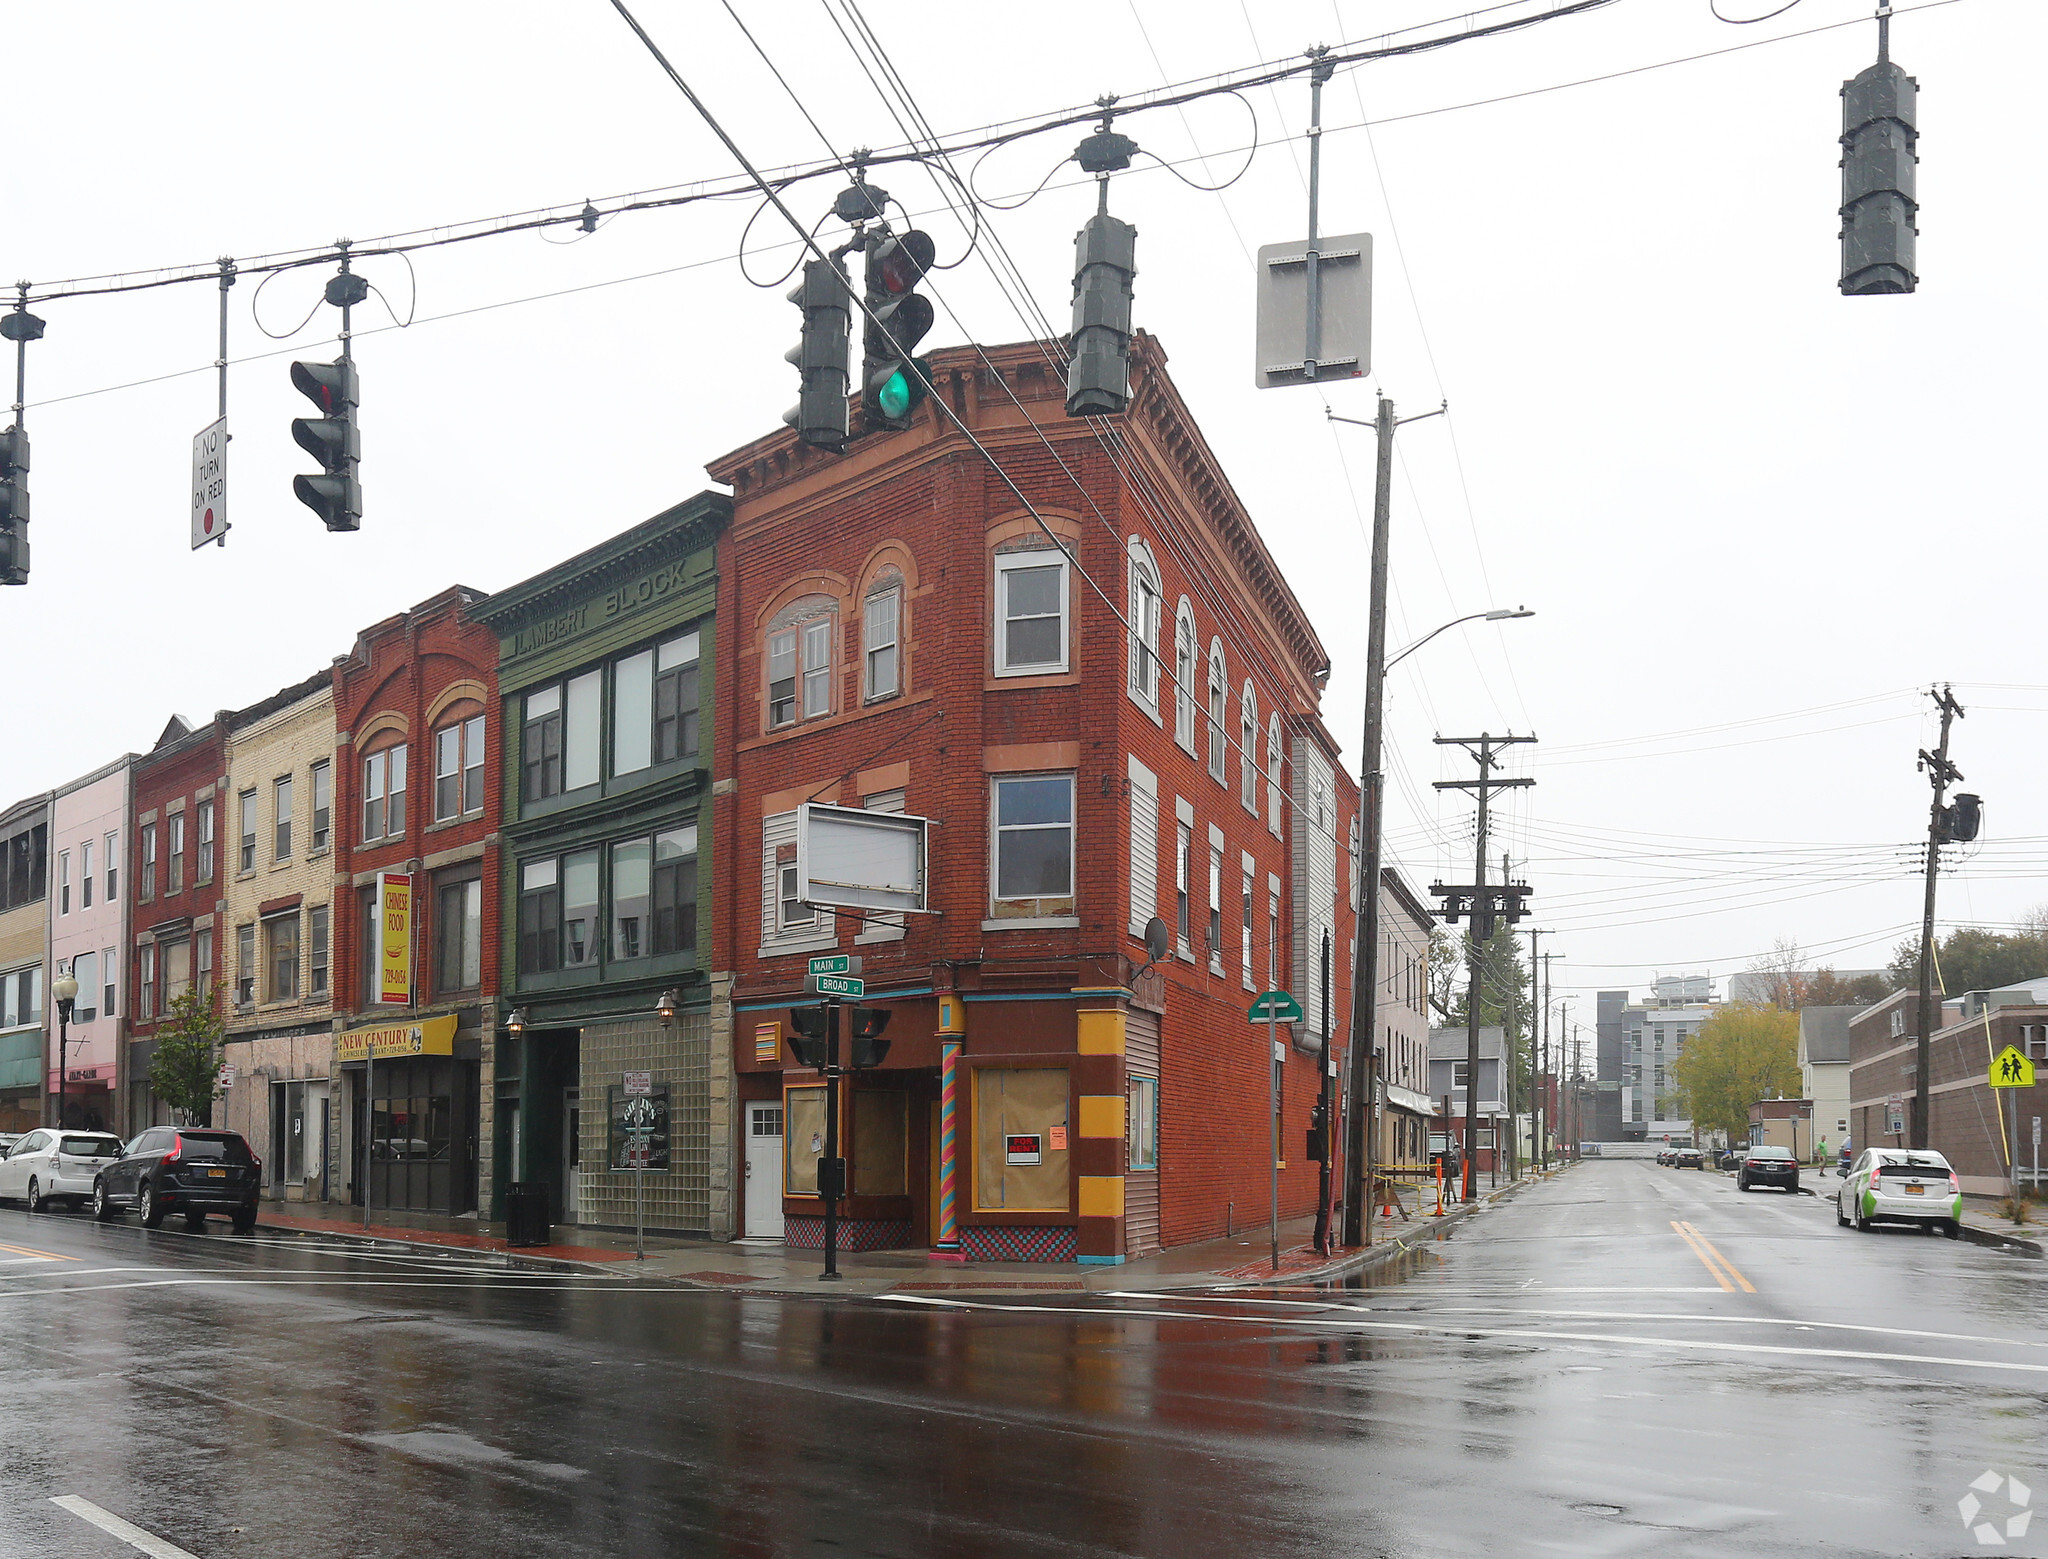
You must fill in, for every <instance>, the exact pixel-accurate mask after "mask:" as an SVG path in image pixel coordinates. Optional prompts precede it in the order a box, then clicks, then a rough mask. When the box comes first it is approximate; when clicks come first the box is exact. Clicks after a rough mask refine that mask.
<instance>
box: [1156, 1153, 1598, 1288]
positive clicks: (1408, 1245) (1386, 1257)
mask: <svg viewBox="0 0 2048 1559" xmlns="http://www.w3.org/2000/svg"><path fill="white" fill-rule="evenodd" d="M1558 1172H1560V1171H1553V1173H1558ZM1537 1183H1538V1182H1537V1180H1536V1179H1534V1178H1532V1179H1528V1180H1521V1181H1517V1182H1515V1183H1514V1184H1513V1185H1504V1186H1501V1187H1500V1188H1499V1189H1497V1190H1493V1191H1489V1192H1487V1193H1486V1195H1485V1196H1484V1197H1482V1198H1481V1199H1480V1200H1479V1201H1477V1202H1467V1203H1465V1204H1463V1205H1462V1206H1459V1207H1454V1208H1452V1209H1451V1210H1450V1211H1449V1212H1447V1213H1445V1214H1444V1215H1443V1217H1441V1218H1437V1217H1433V1216H1431V1217H1418V1218H1417V1220H1416V1226H1415V1228H1414V1229H1413V1230H1412V1231H1410V1232H1409V1233H1407V1234H1404V1235H1403V1236H1402V1237H1401V1238H1400V1239H1397V1240H1387V1241H1384V1242H1383V1243H1380V1244H1376V1245H1374V1246H1373V1247H1372V1248H1371V1249H1370V1250H1359V1251H1353V1252H1351V1253H1350V1254H1349V1255H1346V1256H1340V1257H1338V1258H1337V1259H1336V1260H1334V1261H1330V1262H1327V1263H1325V1264H1324V1265H1323V1266H1320V1267H1311V1268H1310V1269H1309V1270H1308V1271H1306V1272H1286V1273H1282V1274H1281V1275H1280V1276H1278V1277H1263V1278H1239V1279H1237V1280H1236V1281H1235V1282H1231V1283H1216V1284H1213V1285H1209V1286H1212V1287H1215V1288H1231V1289H1237V1288H1273V1287H1276V1286H1288V1287H1293V1286H1295V1285H1298V1284H1302V1283H1327V1282H1331V1281H1334V1280H1335V1279H1338V1278H1345V1277H1351V1276H1353V1275H1354V1274H1361V1275H1362V1274H1364V1273H1366V1272H1371V1271H1374V1270H1376V1269H1377V1268H1380V1267H1383V1266H1385V1265H1387V1263H1389V1262H1391V1261H1397V1260H1399V1259H1400V1258H1401V1257H1403V1256H1406V1255H1408V1254H1409V1253H1410V1252H1412V1251H1416V1250H1420V1249H1421V1248H1422V1247H1423V1246H1425V1245H1432V1244H1435V1243H1436V1242H1437V1241H1439V1240H1441V1239H1443V1238H1445V1237H1446V1236H1447V1235H1449V1234H1450V1232H1451V1231H1452V1230H1453V1229H1455V1228H1457V1227H1458V1225H1460V1224H1462V1223H1464V1222H1466V1221H1467V1220H1468V1219H1471V1218H1473V1217H1475V1216H1477V1215H1478V1214H1479V1213H1482V1212H1484V1211H1486V1210H1487V1209H1488V1208H1490V1207H1492V1206H1493V1205H1494V1204H1495V1203H1496V1202H1500V1201H1503V1200H1505V1199H1506V1198H1508V1197H1510V1196H1512V1195H1514V1194H1515V1193H1516V1192H1517V1191H1521V1190H1524V1189H1526V1188H1527V1187H1529V1186H1532V1185H1535V1184H1537ZM1181 1286H1183V1287H1188V1288H1194V1287H1200V1286H1202V1285H1199V1284H1192V1283H1190V1284H1184V1285H1181Z"/></svg>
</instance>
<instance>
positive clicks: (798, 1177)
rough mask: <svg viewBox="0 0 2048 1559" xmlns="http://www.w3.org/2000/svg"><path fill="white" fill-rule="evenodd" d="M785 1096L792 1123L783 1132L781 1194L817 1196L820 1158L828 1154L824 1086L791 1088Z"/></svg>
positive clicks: (786, 1107) (784, 1099) (786, 1109)
mask: <svg viewBox="0 0 2048 1559" xmlns="http://www.w3.org/2000/svg"><path fill="white" fill-rule="evenodd" d="M782 1098H783V1107H784V1111H785V1119H786V1120H787V1121H788V1123H789V1129H788V1130H787V1131H785V1132H784V1133H783V1135H782V1194H783V1195H784V1196H816V1195H817V1194H818V1160H819V1159H821V1158H823V1157H824V1156H825V1090H824V1088H823V1087H822V1086H820V1085H812V1086H809V1087H804V1088H791V1089H788V1090H786V1091H785V1092H784V1094H783V1096H782Z"/></svg>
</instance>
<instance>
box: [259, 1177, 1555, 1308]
mask: <svg viewBox="0 0 2048 1559" xmlns="http://www.w3.org/2000/svg"><path fill="white" fill-rule="evenodd" d="M1535 1178H1537V1177H1534V1176H1531V1177H1529V1178H1528V1179H1525V1180H1523V1181H1521V1182H1519V1185H1528V1184H1531V1183H1533V1181H1534V1179H1535ZM1516 1189H1518V1185H1517V1184H1509V1185H1504V1186H1501V1187H1500V1188H1499V1189H1498V1190H1495V1191H1491V1192H1482V1193H1481V1197H1480V1200H1479V1201H1478V1202H1476V1203H1474V1204H1472V1205H1471V1206H1469V1207H1460V1208H1453V1209H1451V1210H1450V1211H1449V1212H1447V1213H1446V1215H1445V1216H1443V1217H1441V1218H1438V1217H1431V1216H1427V1215H1425V1214H1422V1213H1417V1212H1415V1211H1413V1210H1412V1209H1411V1211H1410V1214H1409V1221H1408V1222H1405V1223H1404V1222H1403V1221H1402V1220H1401V1219H1400V1218H1398V1217H1396V1218H1393V1219H1391V1220H1389V1219H1383V1218H1379V1217H1377V1216H1376V1217H1375V1218H1374V1220H1373V1224H1374V1230H1373V1232H1374V1236H1375V1238H1374V1242H1373V1245H1372V1248H1371V1249H1370V1250H1350V1251H1339V1252H1338V1253H1337V1254H1336V1255H1335V1256H1333V1257H1327V1258H1326V1257H1323V1256H1321V1255H1319V1254H1318V1253H1317V1252H1316V1251H1315V1250H1314V1248H1313V1247H1312V1246H1311V1245H1310V1244H1309V1240H1310V1238H1311V1237H1312V1236H1313V1234H1314V1228H1315V1220H1314V1219H1313V1218H1312V1217H1305V1218H1296V1219H1290V1220H1286V1221H1284V1222H1282V1224H1281V1225H1280V1267H1279V1270H1278V1271H1277V1272H1276V1271H1274V1269H1273V1265H1272V1257H1271V1253H1270V1243H1269V1236H1268V1235H1267V1232H1266V1229H1265V1228H1264V1227H1260V1228H1257V1229H1251V1230H1246V1231H1243V1232H1241V1233H1240V1234H1238V1235H1236V1236H1233V1237H1232V1238H1229V1239H1223V1240H1211V1241H1208V1242H1206V1243H1203V1244H1199V1245H1183V1246H1178V1247H1176V1248H1174V1249H1173V1250H1168V1251H1161V1252H1158V1253H1156V1254H1154V1255H1150V1256H1143V1257H1139V1258H1137V1259H1135V1260H1132V1261H1126V1262H1121V1263H1119V1264H1117V1265H1115V1266H1104V1267H1081V1266H1076V1265H1073V1264H1072V1263H1068V1262H1021V1261H1002V1262H972V1261H967V1262H962V1261H939V1260H935V1259H933V1258H932V1256H931V1255H930V1254H929V1253H928V1252H926V1251H923V1250H881V1251H842V1252H840V1254H839V1260H838V1267H839V1271H840V1274H841V1276H840V1278H839V1280H838V1281H836V1282H825V1281H823V1279H822V1277H821V1273H822V1270H823V1267H824V1253H823V1252H821V1251H815V1250H792V1249H790V1248H789V1247H788V1246H786V1245H784V1244H782V1243H781V1242H780V1241H776V1242H773V1243H770V1242H766V1241H764V1242H761V1243H759V1244H756V1243H753V1242H750V1241H745V1240H741V1241H736V1242H733V1243H730V1244H725V1243H718V1242H714V1241H709V1240H678V1239H656V1238H652V1237H650V1238H648V1239H647V1240H646V1242H645V1248H646V1252H647V1255H646V1259H645V1260H636V1259H634V1255H633V1235H632V1232H631V1231H630V1230H628V1231H625V1232H623V1233H621V1232H619V1231H616V1230H610V1229H584V1228H577V1229H575V1230H574V1231H573V1240H574V1243H568V1242H566V1241H565V1242H564V1243H559V1244H552V1245H543V1246H527V1247H519V1248H514V1247H512V1246H510V1245H508V1244H506V1242H505V1240H504V1239H503V1237H502V1235H501V1234H500V1232H498V1230H497V1229H496V1228H495V1227H494V1226H493V1225H490V1224H486V1223H481V1222H479V1221H478V1220H476V1219H473V1218H470V1219H463V1218H435V1217H431V1216H427V1215H420V1214H399V1213H392V1214H379V1215H377V1218H376V1221H375V1222H374V1223H372V1224H370V1225H369V1226H368V1227H365V1226H364V1224H363V1222H362V1219H361V1217H360V1215H357V1216H355V1217H353V1218H352V1217H349V1216H348V1215H347V1213H346V1210H344V1209H335V1210H334V1211H335V1213H339V1214H340V1216H335V1215H333V1214H328V1215H326V1216H314V1215H312V1214H310V1213H300V1212H298V1211H296V1210H292V1209H287V1208H282V1207H280V1208H276V1209H270V1208H266V1209H265V1210H264V1212H263V1213H262V1214H261V1215H260V1216H259V1218H258V1220H257V1225H258V1227H259V1228H262V1229H264V1230H266V1231H268V1232H271V1233H297V1234H301V1235H305V1236H307V1237H309V1238H321V1239H332V1240H341V1241H345V1242H350V1243H361V1244H364V1245H369V1246H385V1247H398V1248H405V1249H409V1250H413V1251H418V1252H422V1253H426V1252H433V1253H438V1254H444V1255H447V1256H451V1257H457V1256H469V1257H477V1258H481V1259H484V1260H489V1261H492V1262H502V1263H504V1264H506V1265H508V1266H515V1267H526V1268H529V1269H540V1270H552V1271H558V1272H559V1271H575V1272H580V1273H584V1274H587V1275H591V1276H597V1275H603V1276H605V1277H614V1278H630V1279H635V1280H645V1281H657V1282H670V1283H685V1284H689V1285H691V1286H693V1287H702V1288H722V1289H730V1290H733V1291H735V1292H740V1293H754V1294H811V1295H822V1296H831V1295H865V1296H873V1295H877V1294H888V1293H906V1294H907V1293H922V1294H954V1293H957V1294H970V1293H984V1294H987V1293H1029V1292H1054V1293H1058V1292H1065V1293H1101V1292H1108V1291H1113V1290H1117V1289H1149V1290H1157V1289H1175V1288H1188V1289H1194V1288H1234V1287H1258V1286H1261V1285H1265V1284H1272V1283H1285V1284H1288V1285H1290V1286H1293V1285H1298V1284H1302V1283H1320V1282H1334V1281H1338V1280H1341V1279H1343V1278H1346V1277H1350V1276H1352V1275H1354V1274H1359V1273H1363V1272H1366V1271H1368V1270H1370V1269H1376V1268H1378V1267H1380V1266H1382V1265H1384V1264H1386V1263H1387V1262H1390V1261H1395V1260H1398V1259H1400V1258H1401V1257H1402V1256H1403V1255H1405V1254H1407V1253H1408V1252H1409V1251H1412V1250H1414V1249H1416V1248H1418V1247H1420V1246H1423V1245H1428V1244H1432V1243H1434V1242H1435V1241H1437V1240H1439V1239H1442V1238H1444V1237H1445V1236H1446V1235H1447V1234H1448V1233H1449V1232H1450V1231H1451V1230H1452V1229H1454V1228H1456V1227H1457V1226H1458V1225H1459V1224H1461V1223H1463V1222H1464V1221H1465V1220H1466V1219H1468V1218H1470V1217H1473V1216H1475V1215H1476V1214H1478V1213H1480V1212H1483V1211H1485V1210H1486V1209H1487V1208H1488V1207H1489V1206H1491V1205H1492V1204H1493V1203H1494V1202H1496V1201H1498V1200H1499V1199H1500V1198H1502V1197H1505V1196H1508V1195H1510V1194H1512V1193H1513V1192H1514V1191H1515V1190H1516ZM1431 1205H1432V1206H1433V1205H1434V1203H1433V1202H1432V1204H1431ZM558 1232H562V1233H565V1234H566V1233H567V1232H568V1231H567V1230H558Z"/></svg>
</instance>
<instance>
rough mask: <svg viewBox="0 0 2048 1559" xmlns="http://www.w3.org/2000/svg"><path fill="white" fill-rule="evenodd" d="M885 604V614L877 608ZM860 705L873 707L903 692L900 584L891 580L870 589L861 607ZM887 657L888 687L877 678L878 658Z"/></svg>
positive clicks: (900, 582)
mask: <svg viewBox="0 0 2048 1559" xmlns="http://www.w3.org/2000/svg"><path fill="white" fill-rule="evenodd" d="M884 604H886V606H887V611H886V612H880V611H878V610H877V608H878V607H881V606H883V605H884ZM860 641H861V663H860V675H861V701H862V702H863V703H869V704H875V703H880V702H882V701H883V700H884V699H890V698H896V697H898V696H900V695H901V694H902V692H903V582H902V581H901V580H891V581H890V582H889V583H888V584H886V585H880V586H877V587H875V588H873V589H870V590H869V591H868V593H867V594H866V595H865V596H863V597H862V598H861V603H860ZM884 654H886V655H887V657H888V666H889V677H888V685H887V686H884V685H883V684H882V679H881V678H880V677H879V676H878V675H877V674H876V667H877V665H878V664H879V663H880V657H881V656H883V655H884Z"/></svg>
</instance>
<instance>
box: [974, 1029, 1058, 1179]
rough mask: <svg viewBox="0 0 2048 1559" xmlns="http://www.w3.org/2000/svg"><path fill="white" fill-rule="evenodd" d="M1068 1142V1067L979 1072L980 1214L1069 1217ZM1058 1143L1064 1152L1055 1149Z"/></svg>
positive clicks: (977, 1164) (976, 1118)
mask: <svg viewBox="0 0 2048 1559" xmlns="http://www.w3.org/2000/svg"><path fill="white" fill-rule="evenodd" d="M1055 1133H1057V1135H1055ZM1066 1141H1067V1069H1066V1068H1065V1067H1063V1066H1035V1067H1018V1068H1014V1069H1013V1068H1006V1067H989V1066H984V1067H978V1068H976V1069H975V1073H974V1205H975V1207H976V1208H977V1209H979V1210H980V1211H983V1212H1006V1213H1022V1212H1031V1213H1048V1212H1049V1213H1064V1212H1066V1211H1067V1210H1068V1207H1069V1197H1068V1180H1067V1148H1066V1145H1065V1144H1066ZM1055 1143H1058V1144H1059V1146H1057V1147H1055V1146H1054V1144H1055Z"/></svg>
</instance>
